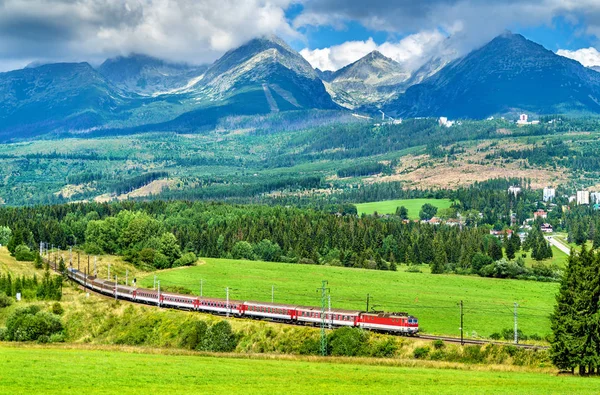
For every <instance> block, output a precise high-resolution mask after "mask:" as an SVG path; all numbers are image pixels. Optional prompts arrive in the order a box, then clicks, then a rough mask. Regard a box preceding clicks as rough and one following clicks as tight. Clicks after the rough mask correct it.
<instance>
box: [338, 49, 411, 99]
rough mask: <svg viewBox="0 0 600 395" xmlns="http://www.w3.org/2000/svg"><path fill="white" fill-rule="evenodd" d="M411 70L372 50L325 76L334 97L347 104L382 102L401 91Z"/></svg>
mask: <svg viewBox="0 0 600 395" xmlns="http://www.w3.org/2000/svg"><path fill="white" fill-rule="evenodd" d="M410 76H411V75H410V73H409V72H408V71H407V70H405V69H404V68H403V67H402V66H401V65H400V64H399V63H398V62H395V61H394V60H392V59H390V58H387V57H385V56H383V55H382V54H381V53H380V52H378V51H373V52H371V53H369V54H368V55H366V56H364V57H363V58H361V59H359V60H357V61H356V62H354V63H352V64H349V65H348V66H346V67H343V68H342V69H340V70H338V71H336V72H335V73H333V74H332V75H331V76H329V77H328V80H327V82H328V85H329V86H330V90H331V92H332V96H333V97H334V100H336V102H337V103H338V104H341V105H343V106H346V107H348V108H354V107H359V106H362V105H367V104H373V103H381V102H384V101H386V100H387V99H388V98H390V97H392V96H393V95H395V94H397V93H399V92H401V91H403V83H404V82H406V81H407V80H408V79H409V77H410Z"/></svg>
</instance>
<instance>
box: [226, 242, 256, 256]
mask: <svg viewBox="0 0 600 395" xmlns="http://www.w3.org/2000/svg"><path fill="white" fill-rule="evenodd" d="M231 255H232V256H233V258H234V259H248V260H253V259H254V249H253V248H252V244H250V243H248V242H247V241H238V242H237V243H235V244H234V245H233V248H232V249H231Z"/></svg>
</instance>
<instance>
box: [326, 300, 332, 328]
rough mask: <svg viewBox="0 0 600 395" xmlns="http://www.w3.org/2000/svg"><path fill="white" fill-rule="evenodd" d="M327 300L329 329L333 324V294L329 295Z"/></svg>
mask: <svg viewBox="0 0 600 395" xmlns="http://www.w3.org/2000/svg"><path fill="white" fill-rule="evenodd" d="M327 302H328V303H329V312H328V313H329V329H331V327H332V325H333V322H332V321H333V316H332V315H331V294H329V295H327Z"/></svg>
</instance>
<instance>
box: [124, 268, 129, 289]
mask: <svg viewBox="0 0 600 395" xmlns="http://www.w3.org/2000/svg"><path fill="white" fill-rule="evenodd" d="M128 280H129V269H125V286H127V283H128V282H129V281H128Z"/></svg>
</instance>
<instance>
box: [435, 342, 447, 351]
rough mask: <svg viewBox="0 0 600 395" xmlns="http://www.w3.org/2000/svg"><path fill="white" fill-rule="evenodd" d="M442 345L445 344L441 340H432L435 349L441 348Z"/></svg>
mask: <svg viewBox="0 0 600 395" xmlns="http://www.w3.org/2000/svg"><path fill="white" fill-rule="evenodd" d="M444 347H446V345H445V344H444V341H443V340H435V341H434V342H433V348H435V349H436V350H441V349H442V348H444Z"/></svg>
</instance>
